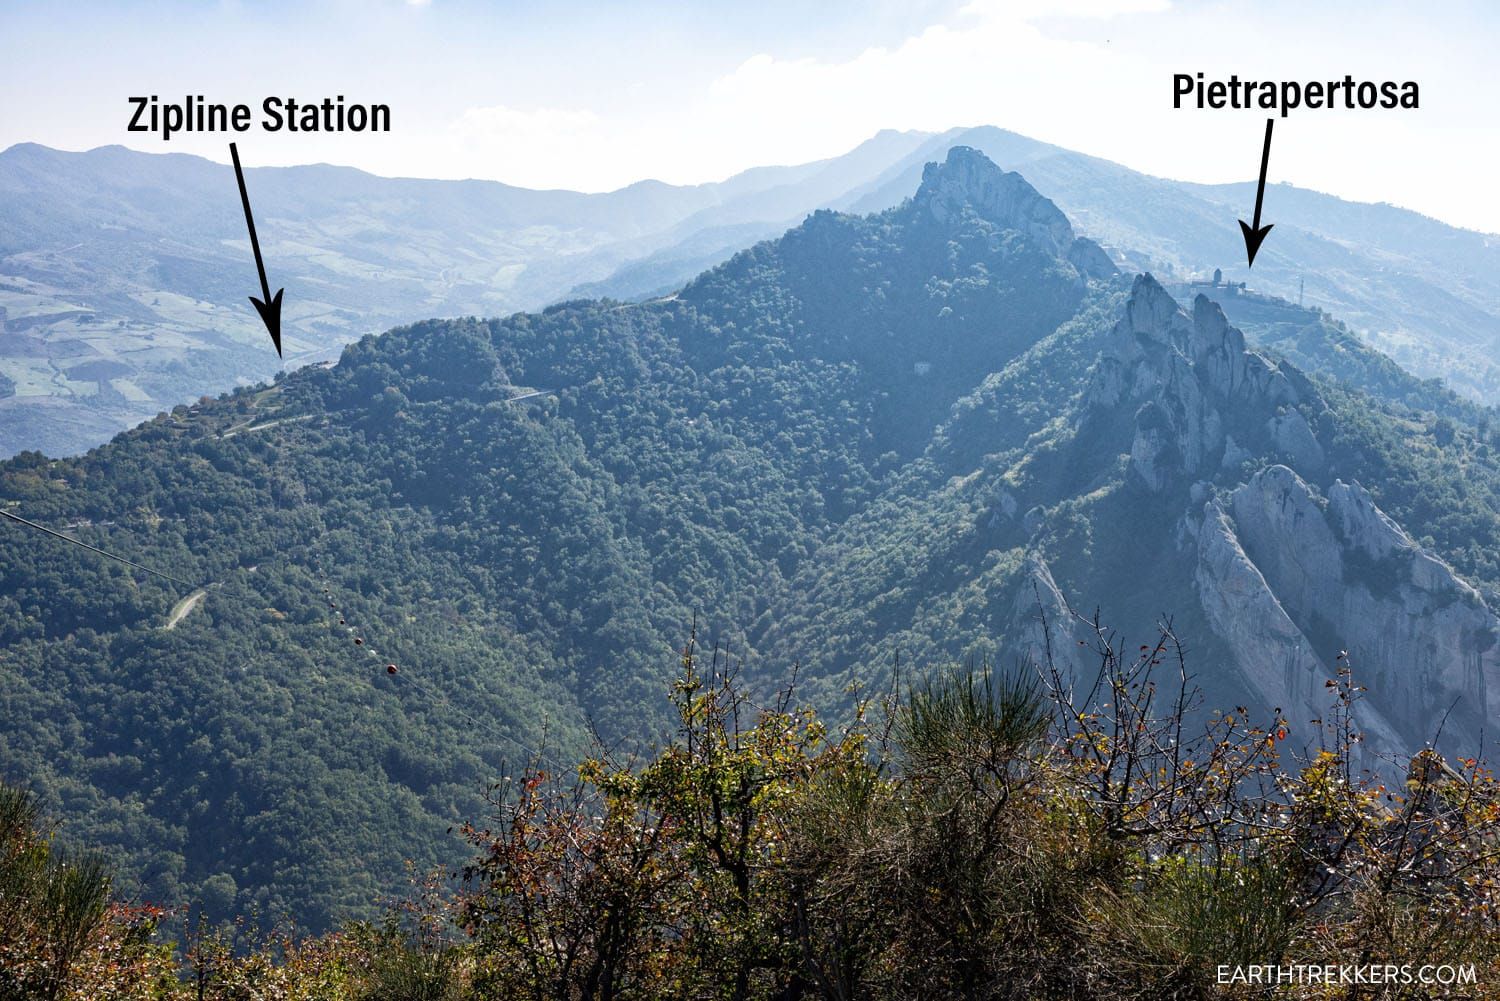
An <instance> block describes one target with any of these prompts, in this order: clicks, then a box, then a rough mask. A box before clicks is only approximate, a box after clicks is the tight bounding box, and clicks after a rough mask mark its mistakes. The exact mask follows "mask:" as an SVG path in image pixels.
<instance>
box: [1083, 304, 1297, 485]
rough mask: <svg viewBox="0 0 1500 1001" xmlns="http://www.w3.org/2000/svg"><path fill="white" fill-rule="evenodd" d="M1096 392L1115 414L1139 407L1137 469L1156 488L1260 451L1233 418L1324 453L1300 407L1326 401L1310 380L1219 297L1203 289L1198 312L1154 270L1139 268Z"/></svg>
mask: <svg viewBox="0 0 1500 1001" xmlns="http://www.w3.org/2000/svg"><path fill="white" fill-rule="evenodd" d="M1087 402H1088V406H1089V409H1090V411H1091V412H1092V413H1093V414H1096V415H1101V416H1105V417H1106V419H1109V420H1114V419H1117V418H1118V417H1119V416H1120V413H1119V411H1120V410H1121V409H1122V408H1125V407H1128V406H1134V407H1135V408H1137V409H1136V410H1135V415H1134V420H1135V429H1136V430H1135V440H1134V442H1133V443H1132V445H1131V448H1130V456H1131V461H1130V469H1131V473H1132V476H1133V477H1134V478H1135V479H1136V480H1137V481H1138V482H1139V483H1141V484H1143V485H1144V486H1145V487H1146V489H1148V490H1151V491H1153V492H1155V491H1160V490H1162V489H1164V488H1165V487H1166V486H1167V485H1168V483H1170V482H1172V481H1174V480H1177V479H1183V478H1186V479H1188V480H1189V481H1191V480H1194V479H1198V478H1201V477H1202V476H1203V475H1208V474H1211V473H1212V471H1213V470H1215V469H1217V468H1219V467H1221V466H1223V465H1225V464H1230V465H1233V464H1234V460H1237V459H1238V457H1239V456H1240V455H1245V456H1248V455H1250V454H1252V453H1250V452H1246V451H1245V446H1246V444H1249V443H1248V442H1244V441H1241V442H1232V441H1231V439H1230V437H1229V436H1228V435H1227V433H1226V427H1229V426H1233V427H1235V428H1242V427H1258V429H1259V432H1260V436H1261V437H1263V438H1264V439H1266V440H1265V441H1264V442H1257V443H1256V444H1265V445H1266V446H1268V447H1269V448H1270V450H1271V451H1272V452H1274V453H1275V454H1278V455H1284V456H1285V457H1286V458H1287V459H1288V460H1290V461H1293V462H1295V463H1297V464H1298V465H1299V466H1303V465H1308V466H1311V465H1320V464H1321V462H1322V452H1321V449H1320V448H1319V447H1318V444H1317V441H1316V438H1315V437H1314V436H1313V435H1312V431H1311V428H1310V427H1309V426H1308V423H1307V420H1306V418H1305V417H1303V416H1302V415H1301V414H1300V413H1298V412H1297V411H1296V410H1295V409H1293V408H1296V407H1299V406H1305V407H1308V408H1311V409H1314V410H1321V409H1322V408H1323V402H1322V400H1321V399H1320V398H1319V397H1318V394H1317V391H1316V390H1315V389H1314V388H1313V387H1312V386H1311V385H1310V384H1309V383H1308V382H1307V380H1306V379H1305V378H1304V377H1302V376H1301V375H1300V374H1299V373H1295V372H1292V371H1290V370H1287V371H1283V370H1282V368H1281V367H1279V366H1277V365H1276V364H1274V363H1273V362H1270V361H1268V360H1267V359H1265V358H1264V357H1262V356H1261V355H1259V354H1256V353H1255V352H1253V351H1250V350H1247V349H1246V347H1245V337H1244V335H1243V334H1242V333H1240V331H1239V330H1237V329H1235V328H1234V327H1231V326H1230V325H1229V322H1228V321H1227V320H1226V319H1225V318H1224V313H1223V311H1222V310H1221V309H1220V308H1219V305H1218V304H1217V303H1215V302H1213V301H1211V300H1210V299H1208V298H1207V297H1206V296H1202V295H1200V296H1198V298H1197V300H1196V301H1195V302H1194V304H1193V315H1192V316H1191V317H1189V316H1188V315H1187V313H1185V312H1184V311H1183V310H1182V309H1180V308H1179V307H1178V305H1177V302H1176V300H1174V299H1173V298H1172V296H1171V295H1170V294H1169V293H1168V292H1167V291H1166V289H1164V288H1162V287H1161V285H1160V284H1158V283H1157V281H1156V280H1155V279H1154V278H1152V277H1151V276H1150V275H1139V276H1137V278H1136V281H1135V286H1134V288H1133V289H1132V290H1131V296H1130V301H1129V303H1128V305H1127V306H1126V310H1125V316H1124V317H1123V318H1122V319H1121V320H1120V322H1119V323H1118V324H1117V325H1116V327H1115V330H1114V332H1113V334H1112V336H1111V350H1110V352H1109V353H1108V354H1106V355H1105V356H1104V357H1102V358H1101V359H1100V360H1099V364H1098V365H1097V367H1096V368H1095V371H1094V376H1093V381H1092V383H1091V385H1090V387H1089V390H1088V394H1087ZM1247 418H1248V419H1247Z"/></svg>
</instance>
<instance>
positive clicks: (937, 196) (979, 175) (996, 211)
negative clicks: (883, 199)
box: [914, 146, 1115, 278]
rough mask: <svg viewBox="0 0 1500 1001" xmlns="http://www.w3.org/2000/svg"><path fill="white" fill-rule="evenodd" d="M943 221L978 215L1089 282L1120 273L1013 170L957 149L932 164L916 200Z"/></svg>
mask: <svg viewBox="0 0 1500 1001" xmlns="http://www.w3.org/2000/svg"><path fill="white" fill-rule="evenodd" d="M914 201H915V202H916V204H917V205H918V206H919V207H920V208H923V209H925V210H926V211H928V212H930V213H931V214H932V217H933V218H934V219H936V220H937V221H938V222H940V223H949V222H952V221H953V220H954V219H956V218H957V217H959V216H961V215H962V214H963V213H965V212H975V213H977V214H978V215H979V216H980V217H981V218H984V219H988V220H990V221H991V222H994V223H996V224H998V225H1000V226H1002V227H1004V228H1006V229H1014V230H1017V231H1018V232H1020V233H1023V234H1025V235H1026V236H1027V237H1029V238H1030V239H1031V240H1032V241H1033V242H1035V243H1036V244H1037V245H1038V246H1039V247H1041V248H1042V249H1043V250H1046V251H1048V252H1049V253H1051V254H1052V255H1053V256H1054V257H1058V258H1060V259H1062V260H1065V261H1067V262H1069V263H1070V264H1072V265H1073V266H1074V267H1075V268H1077V269H1078V272H1079V274H1081V275H1083V276H1084V277H1086V278H1107V277H1109V276H1110V275H1113V274H1115V266H1114V262H1112V261H1111V260H1110V259H1109V255H1108V254H1106V253H1105V252H1104V250H1103V249H1102V248H1101V247H1100V246H1099V245H1098V244H1097V243H1095V242H1094V241H1092V240H1090V239H1087V238H1086V237H1080V236H1076V235H1075V234H1074V232H1073V226H1072V224H1071V223H1069V222H1068V217H1067V216H1065V215H1063V213H1062V210H1061V209H1059V208H1058V207H1057V206H1056V205H1054V204H1053V203H1052V202H1051V201H1049V200H1048V199H1046V198H1044V197H1042V195H1041V194H1040V193H1038V192H1037V190H1036V189H1035V188H1033V187H1032V186H1031V185H1030V184H1029V183H1027V181H1026V179H1025V178H1024V177H1022V176H1021V175H1020V174H1017V173H1015V172H1014V171H1005V170H1001V169H1000V168H999V167H996V166H995V164H994V163H993V162H992V161H991V160H990V159H989V158H988V157H986V156H985V155H984V154H983V153H981V152H979V151H978V150H976V149H972V148H970V147H968V146H954V147H953V148H952V149H950V150H949V151H948V156H947V159H946V160H944V162H943V163H941V164H939V163H936V162H933V163H929V164H927V166H926V168H924V170H923V171H922V186H921V188H919V189H918V191H917V194H916V197H915V199H914Z"/></svg>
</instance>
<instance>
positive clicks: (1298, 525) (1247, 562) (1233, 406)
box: [1016, 275, 1500, 764]
mask: <svg viewBox="0 0 1500 1001" xmlns="http://www.w3.org/2000/svg"><path fill="white" fill-rule="evenodd" d="M1108 343H1109V347H1108V349H1107V350H1106V351H1105V353H1104V354H1103V355H1102V356H1101V358H1100V359H1099V361H1098V362H1097V364H1096V365H1095V368H1094V371H1093V375H1092V377H1091V382H1090V385H1089V387H1088V388H1087V390H1086V392H1085V394H1084V397H1083V405H1082V412H1081V413H1080V415H1079V422H1080V429H1081V430H1080V438H1081V439H1087V438H1090V437H1093V438H1098V437H1101V436H1104V437H1105V440H1110V441H1117V442H1119V443H1120V444H1121V445H1122V446H1124V445H1126V444H1127V443H1128V460H1127V466H1126V476H1125V479H1126V482H1125V484H1124V487H1123V489H1124V490H1125V491H1126V492H1127V493H1128V494H1130V495H1133V496H1134V497H1135V498H1136V499H1135V500H1133V501H1130V503H1132V504H1135V505H1137V507H1138V508H1140V509H1142V510H1144V509H1146V508H1151V509H1156V510H1160V509H1162V508H1165V509H1166V510H1168V511H1171V510H1178V511H1181V512H1182V513H1181V516H1180V518H1179V519H1178V521H1177V526H1178V527H1177V530H1176V532H1175V533H1174V536H1175V537H1174V538H1173V539H1172V540H1171V543H1170V545H1172V546H1175V547H1176V552H1177V553H1178V554H1179V556H1180V558H1181V559H1182V560H1184V561H1185V562H1186V565H1187V566H1188V568H1189V570H1188V572H1189V573H1191V575H1192V580H1193V588H1194V590H1195V592H1196V594H1197V598H1198V603H1199V605H1200V608H1201V611H1202V613H1203V625H1204V626H1206V628H1207V629H1208V630H1210V631H1211V632H1212V634H1213V635H1214V636H1215V637H1216V638H1217V639H1218V640H1220V641H1222V649H1223V650H1225V651H1226V652H1227V656H1228V658H1229V659H1230V660H1231V661H1232V667H1233V669H1234V670H1235V671H1236V672H1237V673H1238V675H1239V677H1240V680H1241V681H1243V683H1244V685H1245V687H1247V688H1248V689H1249V690H1250V691H1251V692H1253V693H1254V694H1255V695H1256V696H1258V699H1259V701H1260V702H1261V703H1262V705H1263V708H1265V709H1272V708H1280V709H1282V710H1283V711H1284V712H1285V713H1286V715H1287V717H1288V719H1290V720H1291V721H1292V723H1293V725H1294V726H1296V727H1299V728H1304V729H1303V730H1302V732H1303V735H1304V736H1311V735H1312V734H1313V729H1312V728H1311V727H1309V726H1307V724H1309V723H1310V721H1312V720H1314V719H1318V718H1321V717H1323V716H1324V715H1325V714H1326V712H1327V710H1328V708H1329V705H1330V702H1331V695H1330V691H1329V688H1328V682H1329V681H1330V679H1332V678H1333V677H1334V676H1335V672H1336V671H1337V667H1338V664H1339V662H1340V661H1339V658H1340V654H1341V653H1343V652H1346V653H1347V657H1348V663H1349V664H1351V665H1352V666H1353V668H1354V671H1355V680H1356V681H1357V682H1358V683H1359V684H1362V685H1364V686H1365V687H1366V688H1367V692H1366V693H1365V694H1364V697H1363V701H1362V702H1361V703H1360V705H1359V706H1358V711H1357V719H1358V722H1359V724H1360V726H1361V727H1362V728H1363V729H1364V731H1365V733H1366V744H1367V746H1368V748H1369V750H1370V751H1371V752H1372V755H1387V756H1391V757H1397V756H1401V755H1407V754H1410V753H1411V752H1412V751H1413V750H1415V749H1416V748H1418V747H1421V746H1422V745H1423V744H1425V743H1428V742H1430V741H1433V740H1434V739H1435V738H1436V737H1437V735H1438V733H1439V731H1440V730H1441V745H1442V749H1443V750H1445V751H1446V752H1447V753H1450V754H1461V755H1468V754H1477V753H1480V752H1481V751H1482V750H1483V748H1482V747H1481V746H1480V744H1481V741H1482V740H1483V739H1484V738H1485V737H1486V735H1487V732H1488V730H1487V726H1486V724H1487V721H1489V720H1492V719H1493V718H1495V717H1496V715H1497V714H1500V685H1492V684H1490V682H1491V680H1493V679H1495V678H1496V672H1497V671H1500V655H1497V651H1500V648H1497V643H1496V639H1497V636H1500V620H1497V617H1496V615H1495V614H1494V612H1493V611H1491V609H1490V608H1489V607H1487V606H1486V604H1485V602H1484V600H1483V598H1482V597H1481V595H1480V594H1479V593H1478V592H1477V591H1476V590H1475V589H1474V588H1473V587H1471V586H1470V585H1469V584H1467V583H1466V582H1464V581H1463V580H1461V579H1460V578H1459V577H1458V576H1457V575H1456V574H1455V573H1454V571H1453V570H1452V568H1450V567H1449V566H1448V565H1447V564H1446V563H1444V562H1443V561H1442V560H1441V559H1439V558H1438V557H1437V556H1435V555H1433V554H1432V553H1429V552H1427V551H1425V550H1424V549H1423V548H1422V547H1421V546H1420V545H1418V544H1417V543H1416V542H1414V541H1413V539H1412V538H1411V536H1410V535H1409V534H1408V533H1407V532H1406V531H1405V530H1404V529H1403V528H1402V527H1401V526H1400V525H1398V524H1396V523H1395V521H1393V520H1392V519H1391V518H1390V517H1388V516H1387V515H1386V514H1385V513H1383V512H1382V511H1381V510H1380V509H1379V507H1378V506H1377V505H1376V504H1375V501H1374V500H1373V498H1372V497H1371V495H1370V494H1369V492H1368V491H1366V490H1365V489H1364V488H1363V487H1362V486H1360V485H1359V484H1358V483H1345V482H1343V481H1341V480H1339V479H1337V478H1334V477H1333V475H1332V472H1331V471H1330V470H1329V469H1328V462H1327V459H1326V450H1325V448H1324V444H1323V443H1322V442H1320V441H1319V437H1318V434H1319V432H1318V430H1317V428H1319V427H1320V426H1323V425H1325V424H1326V422H1327V420H1328V411H1327V407H1326V404H1325V402H1324V400H1323V399H1322V397H1321V395H1320V394H1319V392H1318V390H1317V388H1316V387H1315V386H1314V385H1312V383H1310V382H1309V380H1307V379H1306V378H1305V377H1304V376H1303V375H1302V374H1301V373H1300V372H1298V371H1297V370H1296V369H1295V368H1293V367H1291V366H1286V365H1278V364H1276V363H1275V362H1273V361H1271V360H1269V359H1267V358H1265V357H1263V356H1261V355H1259V354H1257V353H1256V352H1254V351H1251V350H1249V349H1247V348H1246V345H1245V340H1244V337H1243V335H1242V334H1241V333H1240V331H1238V330H1237V329H1235V328H1234V327H1232V326H1230V325H1229V324H1228V322H1227V321H1226V320H1225V317H1224V314H1223V313H1222V312H1221V311H1220V309H1219V307H1218V306H1217V305H1216V304H1215V303H1213V302H1211V301H1210V300H1208V299H1206V298H1205V297H1203V296H1199V297H1198V299H1197V300H1196V302H1195V303H1194V305H1193V309H1192V311H1191V313H1189V312H1187V311H1185V310H1183V309H1181V308H1179V307H1178V305H1177V304H1176V302H1175V301H1173V299H1172V298H1171V296H1169V295H1168V294H1167V293H1166V291H1165V290H1164V289H1162V287H1161V286H1160V285H1158V284H1157V283H1156V282H1155V281H1154V280H1153V279H1152V278H1151V277H1150V276H1148V275H1142V276H1139V277H1138V278H1137V279H1136V281H1135V284H1134V287H1133V289H1132V293H1131V296H1130V299H1129V301H1128V303H1127V305H1126V308H1125V311H1124V315H1123V316H1122V318H1121V319H1120V321H1119V322H1118V323H1117V324H1116V326H1115V328H1114V329H1113V330H1112V331H1111V334H1110V336H1109V339H1108ZM1257 467H1258V468H1257ZM1246 470H1249V472H1246ZM1164 544H1165V542H1164ZM1026 569H1027V572H1026V573H1025V574H1024V575H1023V577H1024V578H1025V581H1024V582H1023V586H1022V592H1023V593H1022V594H1021V596H1020V597H1019V598H1018V599H1017V616H1016V622H1017V625H1016V630H1017V632H1016V635H1017V636H1018V637H1019V638H1020V641H1021V645H1023V646H1024V647H1026V649H1027V651H1028V652H1029V653H1030V654H1031V655H1032V656H1033V657H1035V656H1036V655H1037V652H1038V651H1039V650H1040V649H1041V643H1042V641H1043V640H1044V638H1045V637H1043V636H1042V635H1041V634H1040V633H1039V631H1038V629H1037V628H1036V624H1035V622H1034V621H1028V620H1026V618H1025V616H1024V615H1023V614H1022V613H1023V612H1026V613H1029V614H1030V615H1031V617H1032V619H1035V618H1036V615H1037V614H1038V610H1039V609H1044V608H1050V609H1051V610H1052V612H1053V614H1051V615H1050V616H1049V623H1050V621H1052V620H1056V619H1057V618H1058V617H1059V613H1060V610H1061V608H1062V607H1064V606H1065V599H1064V598H1063V595H1062V592H1061V591H1060V590H1059V589H1058V587H1057V585H1056V583H1055V582H1054V581H1053V578H1052V573H1051V570H1050V569H1049V568H1048V566H1047V564H1046V562H1045V561H1044V560H1043V559H1042V558H1041V557H1040V556H1035V555H1034V556H1033V557H1032V558H1031V559H1030V560H1029V561H1028V563H1027V567H1026ZM1057 631H1058V632H1060V631H1061V630H1057ZM1052 638H1053V643H1052V648H1053V650H1054V651H1057V650H1062V649H1063V648H1064V647H1070V646H1071V647H1076V642H1074V638H1073V637H1068V638H1067V639H1066V640H1065V641H1064V642H1063V643H1058V642H1057V641H1056V640H1057V636H1056V635H1055V634H1054V636H1053V637H1052ZM1065 652H1066V653H1067V654H1068V656H1070V657H1071V656H1076V650H1066V651H1065ZM1070 666H1071V665H1070ZM1202 669H1203V670H1205V671H1207V672H1208V673H1210V674H1212V672H1213V671H1215V670H1217V669H1219V668H1218V666H1217V665H1203V666H1202ZM1488 729H1489V730H1492V729H1493V727H1492V726H1491V727H1489V728H1488ZM1374 761H1375V759H1374V757H1372V758H1371V761H1370V762H1369V763H1371V764H1373V763H1374Z"/></svg>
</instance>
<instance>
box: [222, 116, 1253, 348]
mask: <svg viewBox="0 0 1500 1001" xmlns="http://www.w3.org/2000/svg"><path fill="white" fill-rule="evenodd" d="M229 156H230V157H231V158H232V159H233V160H234V178H235V180H237V181H239V182H240V201H241V202H244V204H245V225H246V226H248V227H250V249H251V250H253V251H255V268H256V270H257V271H259V272H260V294H261V295H262V296H263V298H260V299H257V298H255V296H253V295H252V296H251V297H250V304H251V305H252V306H254V307H255V311H256V312H257V313H259V314H260V318H261V320H262V321H264V323H265V325H266V330H268V331H270V334H271V343H272V344H274V345H276V357H277V358H280V357H281V293H283V292H285V291H286V289H284V288H279V289H277V290H276V294H275V295H274V296H273V295H271V283H270V282H268V281H266V262H265V261H263V260H261V257H260V241H259V240H258V239H256V237H255V217H254V216H252V215H251V214H250V195H249V193H248V192H247V191H245V172H244V171H243V170H241V169H240V151H239V150H238V149H236V148H235V145H234V143H230V144H229ZM1261 177H1262V179H1264V177H1265V171H1264V170H1262V171H1261ZM1257 218H1259V215H1258V214H1257Z"/></svg>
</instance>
